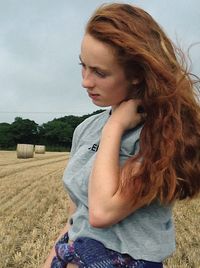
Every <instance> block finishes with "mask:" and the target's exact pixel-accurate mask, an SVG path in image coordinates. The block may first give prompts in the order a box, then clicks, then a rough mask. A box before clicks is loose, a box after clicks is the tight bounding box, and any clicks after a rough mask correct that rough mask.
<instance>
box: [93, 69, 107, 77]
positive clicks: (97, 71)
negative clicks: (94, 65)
mask: <svg viewBox="0 0 200 268" xmlns="http://www.w3.org/2000/svg"><path fill="white" fill-rule="evenodd" d="M94 72H95V73H96V75H98V76H99V77H101V78H105V77H106V74H105V73H103V72H101V71H99V70H95V71H94Z"/></svg>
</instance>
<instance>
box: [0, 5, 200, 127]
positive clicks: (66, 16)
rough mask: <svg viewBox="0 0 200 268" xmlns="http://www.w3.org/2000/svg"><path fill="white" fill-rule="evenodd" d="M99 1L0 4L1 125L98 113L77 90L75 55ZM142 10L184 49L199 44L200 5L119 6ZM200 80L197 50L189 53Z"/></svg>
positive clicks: (82, 91) (78, 74) (199, 56)
mask: <svg viewBox="0 0 200 268" xmlns="http://www.w3.org/2000/svg"><path fill="white" fill-rule="evenodd" d="M109 2H113V1H101V0H73V1H68V0H57V1H55V0H0V91H1V95H0V96H1V97H0V122H8V123H11V122H13V121H14V118H15V117H17V116H20V117H22V118H24V119H25V118H29V119H31V120H34V121H35V122H36V123H38V124H42V123H45V122H47V121H50V120H53V119H54V118H58V117H62V116H65V115H70V114H73V115H83V114H87V113H91V112H93V111H95V110H97V109H98V107H96V106H94V105H93V104H92V103H91V101H90V99H88V96H87V94H86V92H85V90H84V89H83V88H82V87H81V75H80V66H79V65H78V62H79V60H78V55H79V54H80V43H81V39H82V37H83V33H84V27H85V24H86V22H87V20H88V18H89V17H90V15H91V14H92V13H93V11H94V10H95V8H96V7H98V6H99V5H101V4H103V3H109ZM120 2H126V3H133V4H135V5H138V6H140V7H142V8H144V9H145V10H146V11H147V12H149V13H150V14H151V15H152V16H153V17H154V18H155V19H156V20H157V21H158V22H159V24H161V25H162V27H163V28H164V29H165V31H166V32H167V33H168V35H169V36H170V37H171V39H173V41H175V43H177V41H178V43H179V45H180V46H181V48H182V49H183V50H185V51H187V48H188V47H189V46H190V45H191V44H193V43H197V42H200V1H199V0H174V1H173V0H171V1H169V0H161V1H158V0H137V1H134V0H133V1H120ZM191 58H192V61H193V71H194V72H195V73H196V74H197V75H200V45H196V46H194V47H193V48H192V50H191Z"/></svg>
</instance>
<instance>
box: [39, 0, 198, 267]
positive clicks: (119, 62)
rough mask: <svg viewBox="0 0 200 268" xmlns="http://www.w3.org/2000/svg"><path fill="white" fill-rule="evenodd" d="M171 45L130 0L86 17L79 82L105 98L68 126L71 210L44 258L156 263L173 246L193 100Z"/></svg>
mask: <svg viewBox="0 0 200 268" xmlns="http://www.w3.org/2000/svg"><path fill="white" fill-rule="evenodd" d="M178 52H179V51H178V50H177V49H175V47H174V46H173V45H172V42H171V41H170V40H169V38H168V37H167V36H166V34H165V33H164V32H163V30H162V29H161V28H160V26H159V25H158V24H157V23H156V22H155V21H154V19H153V18H152V17H151V16H150V15H149V14H148V13H146V12H145V11H144V10H142V9H140V8H138V7H135V6H132V5H128V4H108V5H104V6H102V7H100V8H99V9H98V10H97V11H96V12H95V13H94V15H93V16H92V17H91V19H90V20H89V22H88V24H87V27H86V31H85V35H84V38H83V41H82V45H81V53H80V64H81V66H82V77H83V82H82V85H83V87H84V88H85V89H86V91H87V93H88V95H89V97H90V98H91V100H92V102H93V103H94V104H96V105H97V106H100V107H108V106H110V107H111V108H110V109H109V110H106V111H105V112H103V113H101V114H98V115H95V116H92V117H90V118H88V119H86V120H85V121H84V122H83V123H82V124H80V125H79V126H78V127H77V128H76V130H75V132H74V137H73V144H72V150H71V158H70V161H69V163H68V166H67V169H66V171H65V174H64V184H65V186H66V188H67V190H68V193H69V196H70V197H71V199H72V201H73V202H72V206H71V214H70V217H69V222H68V225H67V226H66V227H65V229H64V230H63V232H62V234H64V235H63V236H62V238H61V239H60V240H58V242H57V243H56V246H55V250H54V249H53V250H52V252H51V254H50V256H49V258H48V259H47V261H46V264H45V266H44V267H52V268H55V267H140V268H141V267H146V268H150V267H155V268H156V267H163V265H162V262H163V260H165V259H166V258H167V257H168V256H169V255H170V254H171V253H172V252H173V251H174V249H175V236H174V226H173V220H172V207H173V204H174V202H175V200H177V199H185V198H192V197H194V196H196V195H197V194H198V193H199V191H200V153H199V148H200V106H199V103H198V102H197V98H196V95H195V85H194V82H195V81H194V80H193V79H192V77H191V75H189V73H187V71H186V70H185V69H184V68H183V65H182V64H181V61H180V56H181V53H179V54H177V53H178ZM177 57H178V58H179V60H177ZM196 82H197V81H196ZM55 251H56V256H55ZM52 259H53V261H52ZM50 263H51V264H50Z"/></svg>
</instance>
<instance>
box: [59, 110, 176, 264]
mask: <svg viewBox="0 0 200 268" xmlns="http://www.w3.org/2000/svg"><path fill="white" fill-rule="evenodd" d="M108 118H109V111H108V110H106V111H105V112H103V113H101V114H97V115H94V116H91V117H89V118H87V119H86V120H85V121H84V122H82V123H81V124H80V125H79V126H78V127H77V128H76V130H75V132H74V137H73V143H72V150H71V157H70V160H69V162H68V165H67V168H66V170H65V172H64V176H63V181H64V185H65V187H66V189H67V192H68V193H69V195H70V197H71V198H72V200H73V201H74V202H75V204H76V206H77V210H76V212H75V213H74V214H73V215H72V219H73V224H72V226H71V228H70V230H69V238H70V240H75V239H76V238H78V237H80V236H86V237H90V238H93V239H96V240H98V241H101V242H102V243H103V244H104V245H105V247H107V248H109V249H112V250H115V251H118V252H120V253H127V254H129V255H130V256H131V257H133V258H134V259H143V260H147V261H154V262H160V261H163V260H164V259H165V258H166V257H167V256H169V255H171V253H172V252H173V251H174V250H175V236H174V225H173V221H172V207H171V206H163V205H161V204H159V202H154V203H152V204H151V205H149V206H145V207H143V208H140V209H138V210H137V211H135V212H133V213H132V214H131V215H129V216H128V217H127V218H125V219H124V220H122V221H120V222H119V223H117V224H114V225H112V226H110V227H107V228H94V227H92V226H91V225H90V224H89V221H88V179H89V176H90V172H91V168H92V165H93V162H94V159H95V155H96V151H97V150H98V144H99V140H100V136H101V131H102V128H103V126H104V125H105V123H106V121H107V120H108ZM141 128H142V127H138V128H135V129H132V130H130V131H128V132H126V133H125V134H124V135H123V137H122V141H121V149H120V164H121V165H122V164H123V163H124V162H125V161H126V160H127V159H128V158H129V157H130V156H131V155H134V154H135V153H136V152H137V150H138V147H139V142H138V141H139V136H140V132H141ZM102 183H103V182H102Z"/></svg>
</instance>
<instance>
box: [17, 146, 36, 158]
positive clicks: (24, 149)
mask: <svg viewBox="0 0 200 268" xmlns="http://www.w3.org/2000/svg"><path fill="white" fill-rule="evenodd" d="M33 156H34V145H32V144H17V158H33Z"/></svg>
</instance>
